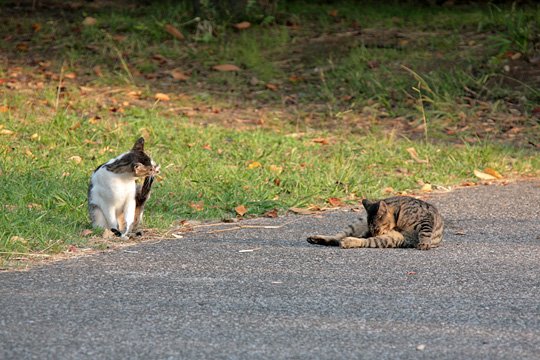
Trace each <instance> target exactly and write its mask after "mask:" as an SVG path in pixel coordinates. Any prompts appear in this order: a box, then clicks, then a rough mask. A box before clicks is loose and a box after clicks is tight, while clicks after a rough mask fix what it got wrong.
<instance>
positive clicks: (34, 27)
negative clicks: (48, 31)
mask: <svg viewBox="0 0 540 360" xmlns="http://www.w3.org/2000/svg"><path fill="white" fill-rule="evenodd" d="M32 30H34V32H40V31H41V24H40V23H33V24H32Z"/></svg>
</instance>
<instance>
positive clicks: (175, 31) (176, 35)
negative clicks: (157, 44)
mask: <svg viewBox="0 0 540 360" xmlns="http://www.w3.org/2000/svg"><path fill="white" fill-rule="evenodd" d="M165 31H166V32H168V33H169V34H170V35H172V36H173V37H174V38H176V39H177V40H184V39H185V36H184V34H182V33H181V32H180V30H178V29H177V28H175V27H174V26H173V25H171V24H167V25H165Z"/></svg>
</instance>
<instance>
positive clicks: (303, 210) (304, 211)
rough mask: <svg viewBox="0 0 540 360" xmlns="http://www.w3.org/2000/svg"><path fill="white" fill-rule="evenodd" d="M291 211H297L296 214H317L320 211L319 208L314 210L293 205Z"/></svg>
mask: <svg viewBox="0 0 540 360" xmlns="http://www.w3.org/2000/svg"><path fill="white" fill-rule="evenodd" d="M289 211H291V212H293V213H295V214H299V215H313V214H317V213H318V212H319V211H317V210H312V209H306V208H297V207H292V208H290V209H289Z"/></svg>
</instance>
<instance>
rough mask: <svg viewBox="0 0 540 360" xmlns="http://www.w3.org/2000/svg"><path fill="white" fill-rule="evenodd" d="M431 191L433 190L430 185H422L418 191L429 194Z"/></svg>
mask: <svg viewBox="0 0 540 360" xmlns="http://www.w3.org/2000/svg"><path fill="white" fill-rule="evenodd" d="M432 190H433V188H432V186H431V184H424V185H422V187H421V188H420V191H423V192H430V191H432Z"/></svg>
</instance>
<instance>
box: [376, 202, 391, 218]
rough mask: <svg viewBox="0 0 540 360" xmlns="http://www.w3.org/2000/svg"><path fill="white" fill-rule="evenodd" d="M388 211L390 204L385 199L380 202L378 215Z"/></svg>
mask: <svg viewBox="0 0 540 360" xmlns="http://www.w3.org/2000/svg"><path fill="white" fill-rule="evenodd" d="M387 212H388V205H386V203H385V202H384V201H382V200H381V201H380V202H379V209H377V214H378V215H384V214H386V213H387Z"/></svg>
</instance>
